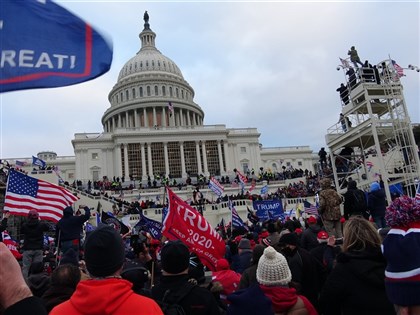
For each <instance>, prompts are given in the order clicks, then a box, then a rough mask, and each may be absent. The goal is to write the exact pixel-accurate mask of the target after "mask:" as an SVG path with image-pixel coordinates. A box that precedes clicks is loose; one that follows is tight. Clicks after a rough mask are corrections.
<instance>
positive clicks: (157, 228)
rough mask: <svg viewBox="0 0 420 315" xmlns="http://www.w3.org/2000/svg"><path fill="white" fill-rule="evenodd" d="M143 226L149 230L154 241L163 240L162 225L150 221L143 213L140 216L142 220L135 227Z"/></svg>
mask: <svg viewBox="0 0 420 315" xmlns="http://www.w3.org/2000/svg"><path fill="white" fill-rule="evenodd" d="M142 226H144V227H145V228H146V229H147V231H148V232H149V233H150V235H152V237H153V238H154V239H157V240H160V239H161V238H162V223H160V222H159V221H155V220H152V219H149V218H148V217H146V216H144V214H143V213H141V214H140V220H139V222H137V224H136V225H135V226H134V227H135V228H137V227H142Z"/></svg>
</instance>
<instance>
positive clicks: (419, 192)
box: [415, 182, 420, 203]
mask: <svg viewBox="0 0 420 315" xmlns="http://www.w3.org/2000/svg"><path fill="white" fill-rule="evenodd" d="M415 200H416V202H417V203H420V182H419V183H418V185H417V190H416V196H415Z"/></svg>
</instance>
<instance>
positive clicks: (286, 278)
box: [257, 246, 292, 286]
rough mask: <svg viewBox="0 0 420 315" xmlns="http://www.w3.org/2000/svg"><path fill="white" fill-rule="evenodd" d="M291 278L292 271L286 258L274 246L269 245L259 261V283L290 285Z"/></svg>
mask: <svg viewBox="0 0 420 315" xmlns="http://www.w3.org/2000/svg"><path fill="white" fill-rule="evenodd" d="M291 280H292V273H291V272H290V268H289V265H288V264H287V260H286V258H284V256H283V255H282V254H280V253H279V252H277V251H276V250H275V249H274V248H273V247H271V246H269V247H267V248H266V249H265V250H264V253H263V255H262V256H261V258H260V260H259V261H258V268H257V281H258V283H259V284H262V285H266V286H276V285H288V284H289V282H290V281H291Z"/></svg>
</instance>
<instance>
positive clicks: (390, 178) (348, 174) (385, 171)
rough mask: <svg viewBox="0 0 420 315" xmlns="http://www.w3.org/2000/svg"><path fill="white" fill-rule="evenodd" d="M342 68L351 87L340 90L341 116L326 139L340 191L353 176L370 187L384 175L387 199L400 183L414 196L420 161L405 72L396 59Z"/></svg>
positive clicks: (328, 131)
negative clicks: (403, 78) (402, 79)
mask: <svg viewBox="0 0 420 315" xmlns="http://www.w3.org/2000/svg"><path fill="white" fill-rule="evenodd" d="M341 68H342V69H343V71H344V74H345V78H346V85H345V86H344V87H345V88H346V89H347V91H340V96H341V101H342V116H341V118H340V120H339V121H338V122H337V123H336V124H334V125H333V126H331V127H330V128H328V130H327V135H326V137H325V138H326V143H327V146H328V147H329V151H330V159H331V167H332V170H333V174H334V181H335V185H336V187H337V191H338V192H340V193H343V192H344V189H345V187H346V184H347V182H348V180H349V179H350V178H351V179H352V180H356V181H357V182H358V187H359V188H361V189H364V190H367V189H368V187H369V185H370V183H372V182H373V181H375V180H378V178H380V177H381V178H382V180H383V182H384V186H385V193H386V196H387V199H388V202H390V201H391V193H390V187H396V186H395V185H397V184H401V186H402V188H403V191H402V192H401V193H404V194H407V195H409V196H411V197H413V196H414V195H415V190H416V183H417V181H418V179H419V178H420V161H419V156H418V152H417V145H416V143H415V139H414V134H413V129H412V124H411V121H410V117H409V114H408V111H407V106H406V103H405V100H404V94H403V86H402V85H401V81H400V76H401V72H400V71H398V69H397V68H396V67H395V62H394V61H392V60H391V59H389V60H385V61H383V62H381V63H379V64H377V65H375V66H373V67H372V66H370V65H365V66H364V67H361V68H356V69H353V68H351V67H345V66H343V67H341ZM337 69H338V70H339V68H337ZM343 90H344V89H343Z"/></svg>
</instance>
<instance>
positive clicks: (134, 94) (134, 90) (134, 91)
mask: <svg viewBox="0 0 420 315" xmlns="http://www.w3.org/2000/svg"><path fill="white" fill-rule="evenodd" d="M131 91H132V93H133V98H136V89H132V90H131Z"/></svg>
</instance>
